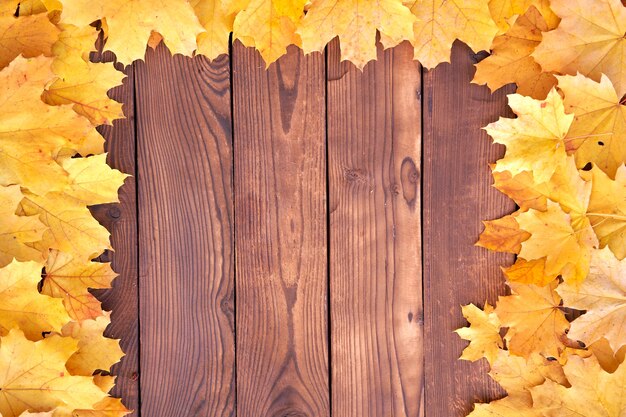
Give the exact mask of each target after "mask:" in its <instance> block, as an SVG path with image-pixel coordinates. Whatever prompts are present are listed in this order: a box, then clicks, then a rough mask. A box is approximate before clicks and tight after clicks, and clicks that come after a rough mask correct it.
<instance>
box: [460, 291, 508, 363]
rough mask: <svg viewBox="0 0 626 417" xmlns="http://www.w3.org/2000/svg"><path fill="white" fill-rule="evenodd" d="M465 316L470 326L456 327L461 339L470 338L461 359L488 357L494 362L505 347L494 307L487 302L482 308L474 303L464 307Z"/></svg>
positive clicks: (470, 359)
mask: <svg viewBox="0 0 626 417" xmlns="http://www.w3.org/2000/svg"><path fill="white" fill-rule="evenodd" d="M462 309H463V317H465V318H466V319H467V321H468V322H469V324H470V325H469V327H462V328H460V329H456V330H455V332H456V333H457V334H458V335H459V336H460V337H461V339H464V340H469V342H470V343H469V345H468V346H467V347H466V348H465V349H464V350H463V353H462V354H461V359H465V360H468V361H477V360H479V359H482V358H486V359H487V361H489V363H493V361H494V360H495V358H496V356H497V354H498V351H499V350H500V349H501V348H502V347H503V342H502V338H501V337H500V320H499V319H498V316H497V315H496V313H494V311H493V307H492V306H490V305H489V304H488V303H485V308H484V309H483V310H481V309H480V308H478V307H476V306H475V305H474V304H468V305H465V306H463V307H462Z"/></svg>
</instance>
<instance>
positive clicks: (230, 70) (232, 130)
mask: <svg viewBox="0 0 626 417" xmlns="http://www.w3.org/2000/svg"><path fill="white" fill-rule="evenodd" d="M229 36H230V37H229V39H228V76H229V80H228V82H229V83H230V135H231V136H230V141H231V144H230V145H231V151H232V158H233V160H232V164H231V178H232V179H231V184H232V190H231V192H232V194H231V201H232V207H231V209H232V211H233V214H232V219H233V222H232V229H233V231H232V234H231V236H232V237H233V241H232V254H233V255H232V256H233V349H234V351H235V352H234V355H233V356H234V357H233V379H234V382H235V387H234V391H235V392H234V395H235V397H234V399H233V414H234V416H237V412H238V410H237V399H238V396H237V390H238V387H239V385H238V384H237V382H238V381H237V376H238V372H237V244H236V242H235V240H236V238H237V221H236V219H237V213H236V209H237V205H236V204H235V195H236V192H235V187H236V186H237V180H236V177H235V176H236V170H235V101H234V100H235V94H234V89H235V88H234V87H235V86H234V84H233V67H234V65H233V62H234V60H235V55H234V48H233V34H232V32H231V33H230V35H229Z"/></svg>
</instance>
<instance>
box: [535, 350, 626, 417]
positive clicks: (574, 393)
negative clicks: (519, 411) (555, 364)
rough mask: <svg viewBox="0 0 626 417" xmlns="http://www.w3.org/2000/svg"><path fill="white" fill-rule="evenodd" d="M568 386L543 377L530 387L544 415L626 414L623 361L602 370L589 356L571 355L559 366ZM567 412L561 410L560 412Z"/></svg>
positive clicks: (617, 416)
mask: <svg viewBox="0 0 626 417" xmlns="http://www.w3.org/2000/svg"><path fill="white" fill-rule="evenodd" d="M563 371H564V372H565V376H566V377H567V380H568V382H569V384H570V385H571V387H568V388H567V387H565V386H563V385H560V384H558V383H556V382H553V381H550V380H546V381H545V382H544V383H543V384H541V385H538V386H536V387H532V388H530V391H531V393H532V398H533V402H534V407H535V408H536V409H537V410H538V411H540V412H541V413H542V414H541V415H542V416H545V417H561V416H584V417H622V416H624V415H626V395H624V393H625V392H626V365H625V364H622V365H620V366H619V367H618V368H617V370H616V371H615V372H613V373H608V372H606V371H604V370H603V369H602V368H601V367H600V365H599V364H598V361H597V360H596V359H595V358H594V357H593V356H591V357H589V358H581V357H579V356H571V357H569V358H568V360H567V363H566V364H565V365H564V366H563ZM565 412H566V413H567V414H564V413H565Z"/></svg>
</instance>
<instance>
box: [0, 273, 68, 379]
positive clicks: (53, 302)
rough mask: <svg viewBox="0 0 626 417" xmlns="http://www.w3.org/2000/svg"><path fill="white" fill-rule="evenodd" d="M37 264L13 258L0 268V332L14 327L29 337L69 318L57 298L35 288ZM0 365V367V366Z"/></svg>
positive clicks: (51, 329)
mask: <svg viewBox="0 0 626 417" xmlns="http://www.w3.org/2000/svg"><path fill="white" fill-rule="evenodd" d="M41 267H42V266H41V264H39V263H37V262H18V261H13V262H11V263H10V264H9V265H7V266H5V267H4V268H0V312H1V313H2V314H0V335H6V334H7V333H8V332H9V330H10V329H12V328H14V327H17V328H19V329H20V330H22V331H23V332H24V333H25V334H26V337H28V338H29V339H31V340H39V339H41V338H42V337H43V336H42V333H43V332H58V331H61V327H62V326H63V325H64V324H66V323H67V322H69V321H70V320H69V316H68V315H67V312H66V311H65V308H63V304H62V303H61V300H57V299H55V298H52V297H48V296H47V295H43V294H40V293H39V291H37V285H38V283H39V281H40V280H41ZM0 369H1V368H0Z"/></svg>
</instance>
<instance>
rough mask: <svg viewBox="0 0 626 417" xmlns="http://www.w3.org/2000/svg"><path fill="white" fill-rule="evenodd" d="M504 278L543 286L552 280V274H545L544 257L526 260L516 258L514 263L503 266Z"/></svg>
mask: <svg viewBox="0 0 626 417" xmlns="http://www.w3.org/2000/svg"><path fill="white" fill-rule="evenodd" d="M503 272H504V275H505V276H506V279H508V280H509V281H511V282H517V283H520V284H533V285H538V286H540V287H543V286H545V285H548V284H549V283H551V282H552V281H553V280H554V276H552V275H548V274H546V259H545V258H539V259H533V260H532V261H527V260H526V259H523V258H517V259H516V260H515V263H514V264H513V265H511V266H509V267H506V268H503Z"/></svg>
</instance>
